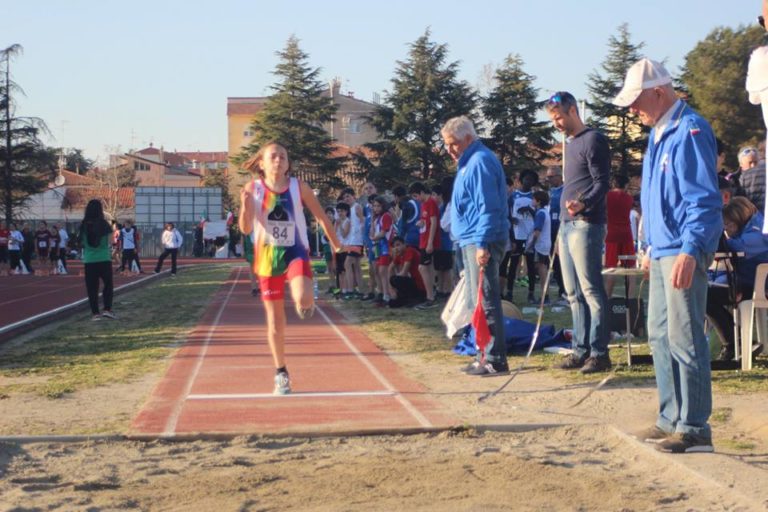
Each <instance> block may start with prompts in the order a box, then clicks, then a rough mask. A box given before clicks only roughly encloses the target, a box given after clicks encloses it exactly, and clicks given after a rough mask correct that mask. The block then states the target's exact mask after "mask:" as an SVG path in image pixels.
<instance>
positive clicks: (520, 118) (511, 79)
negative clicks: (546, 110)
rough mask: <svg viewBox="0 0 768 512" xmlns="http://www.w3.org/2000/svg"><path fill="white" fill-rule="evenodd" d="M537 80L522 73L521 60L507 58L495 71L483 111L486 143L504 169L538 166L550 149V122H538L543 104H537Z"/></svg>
mask: <svg viewBox="0 0 768 512" xmlns="http://www.w3.org/2000/svg"><path fill="white" fill-rule="evenodd" d="M535 79H536V77H534V76H532V75H529V74H527V73H526V72H525V71H523V59H522V58H521V57H520V56H519V55H509V56H507V58H506V59H505V60H504V64H503V65H502V66H501V67H500V68H499V69H497V70H496V73H495V79H494V83H495V87H494V88H493V89H492V90H491V91H490V93H489V94H488V96H487V97H486V98H485V99H484V100H483V106H482V111H483V115H484V116H485V120H486V122H487V127H488V129H489V132H490V136H489V137H488V138H487V139H486V144H487V145H488V147H490V148H491V149H492V150H494V151H495V152H496V155H497V156H498V157H499V159H500V160H501V162H502V164H503V165H504V167H505V169H507V170H513V169H532V168H534V169H535V168H538V167H541V162H542V161H543V160H544V158H546V156H547V153H548V151H549V150H550V149H551V148H552V131H553V128H552V126H551V125H550V123H548V122H546V121H542V120H539V119H538V114H539V113H540V112H541V107H542V106H543V103H542V102H540V101H537V99H536V98H537V97H538V95H539V90H538V89H537V88H536V87H534V85H533V82H534V80H535Z"/></svg>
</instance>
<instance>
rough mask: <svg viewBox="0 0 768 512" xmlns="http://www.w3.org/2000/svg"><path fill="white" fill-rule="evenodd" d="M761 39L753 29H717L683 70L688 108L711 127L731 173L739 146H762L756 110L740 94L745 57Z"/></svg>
mask: <svg viewBox="0 0 768 512" xmlns="http://www.w3.org/2000/svg"><path fill="white" fill-rule="evenodd" d="M764 39H765V31H764V30H763V29H762V28H760V27H758V26H753V27H739V28H738V29H736V30H734V29H731V28H725V27H719V28H716V29H714V30H712V32H710V33H709V34H708V35H707V37H706V38H705V39H704V40H703V41H699V43H698V44H696V46H695V47H694V48H693V50H691V51H690V52H688V54H687V55H686V56H685V64H684V65H683V67H682V73H681V76H680V82H681V83H682V84H683V85H684V86H685V89H686V90H687V92H688V94H689V98H688V102H689V103H690V104H691V106H693V107H694V108H695V109H696V110H697V111H698V112H699V113H700V114H701V115H702V116H704V118H705V119H706V120H707V121H709V122H710V124H711V125H712V129H713V130H714V132H715V134H716V135H717V136H718V137H719V138H720V140H721V141H722V142H723V143H724V145H725V149H726V153H727V155H728V163H729V164H730V165H731V166H733V167H735V166H736V164H737V162H736V152H737V151H738V148H739V146H740V145H742V144H744V143H747V142H751V143H754V142H757V141H758V140H762V138H763V137H764V133H765V128H764V127H763V122H762V116H761V111H760V108H759V107H755V106H754V105H751V104H750V103H749V102H748V101H746V92H745V91H744V82H745V80H746V76H747V64H748V60H749V53H750V51H751V50H752V48H755V47H757V46H760V45H761V44H764Z"/></svg>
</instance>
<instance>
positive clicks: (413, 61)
mask: <svg viewBox="0 0 768 512" xmlns="http://www.w3.org/2000/svg"><path fill="white" fill-rule="evenodd" d="M447 58H448V47H447V45H445V44H437V43H435V42H434V41H431V40H430V31H429V30H428V29H427V30H426V31H425V32H424V35H422V36H421V37H419V38H418V39H417V40H416V41H415V42H413V43H412V44H411V45H410V51H409V52H408V58H407V60H405V61H398V62H397V68H396V69H395V77H394V78H393V79H392V87H393V90H392V93H391V94H389V95H388V96H387V99H386V103H385V104H384V105H381V106H379V108H377V109H376V111H375V112H374V114H373V115H372V116H371V118H370V122H371V124H372V125H373V127H374V128H376V130H377V131H378V132H379V134H380V135H381V136H382V138H383V139H385V140H386V141H388V142H389V144H390V145H391V148H392V149H394V151H396V152H397V154H398V155H399V157H400V158H401V159H402V161H403V164H404V166H405V168H404V169H403V171H405V173H406V174H407V175H408V176H415V177H417V178H418V179H421V180H437V179H439V178H440V177H441V176H442V175H443V174H444V173H445V172H446V169H447V168H448V166H449V165H450V163H449V160H448V159H447V157H446V155H444V154H442V153H440V152H438V151H435V148H437V147H440V146H441V145H442V139H441V137H440V129H441V128H442V127H443V125H444V124H445V122H446V121H447V120H448V119H450V118H452V117H455V116H459V115H468V116H472V114H473V111H474V110H475V107H476V103H477V100H476V94H475V93H474V92H473V91H472V89H471V87H470V86H469V84H468V83H467V82H465V81H462V80H459V79H458V72H459V64H458V62H450V63H449V62H447Z"/></svg>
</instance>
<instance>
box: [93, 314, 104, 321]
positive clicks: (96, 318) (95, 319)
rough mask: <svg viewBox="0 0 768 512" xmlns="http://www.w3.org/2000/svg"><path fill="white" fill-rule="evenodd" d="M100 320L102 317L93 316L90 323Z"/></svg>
mask: <svg viewBox="0 0 768 512" xmlns="http://www.w3.org/2000/svg"><path fill="white" fill-rule="evenodd" d="M100 320H102V316H101V315H93V316H92V317H91V321H92V322H98V321H100Z"/></svg>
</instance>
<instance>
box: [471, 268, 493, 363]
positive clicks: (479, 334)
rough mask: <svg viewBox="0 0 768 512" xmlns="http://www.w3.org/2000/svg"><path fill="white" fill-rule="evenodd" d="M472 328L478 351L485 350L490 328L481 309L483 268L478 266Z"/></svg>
mask: <svg viewBox="0 0 768 512" xmlns="http://www.w3.org/2000/svg"><path fill="white" fill-rule="evenodd" d="M472 328H473V329H474V330H475V343H476V344H477V348H479V349H480V352H484V351H485V347H486V346H488V342H489V341H491V330H490V329H489V328H488V319H487V318H486V317H485V310H483V268H482V267H480V275H479V276H478V277H477V305H476V306H475V312H474V313H472Z"/></svg>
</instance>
